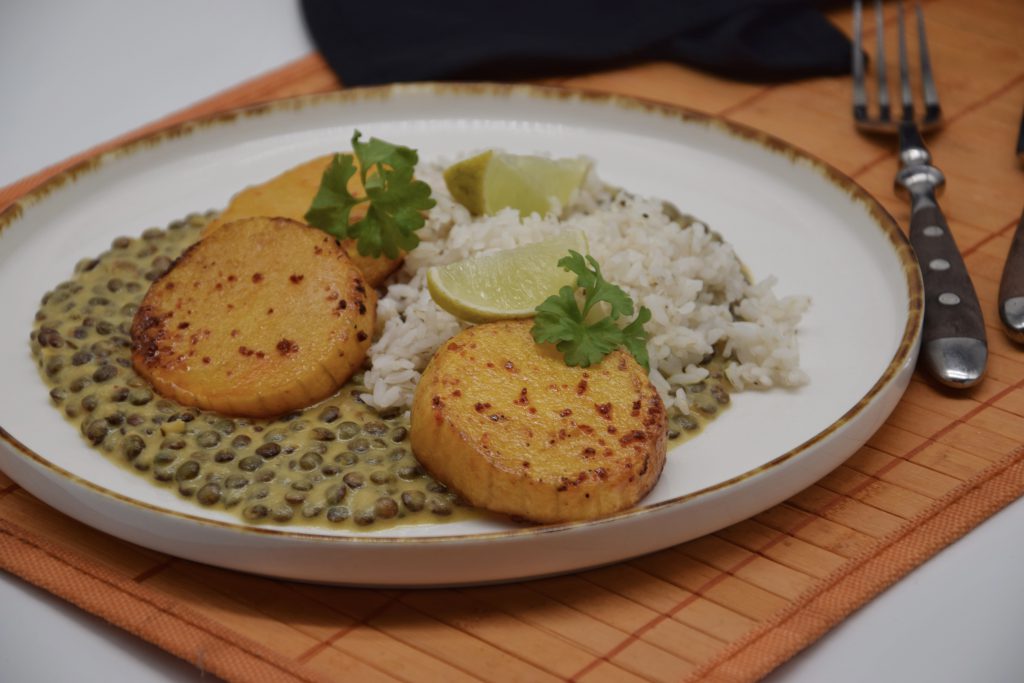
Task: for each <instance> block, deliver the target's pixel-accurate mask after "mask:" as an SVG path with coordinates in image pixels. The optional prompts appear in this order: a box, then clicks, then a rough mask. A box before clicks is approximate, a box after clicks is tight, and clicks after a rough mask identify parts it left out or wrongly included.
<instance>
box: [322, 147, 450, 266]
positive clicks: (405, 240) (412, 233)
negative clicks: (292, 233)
mask: <svg viewBox="0 0 1024 683" xmlns="http://www.w3.org/2000/svg"><path fill="white" fill-rule="evenodd" d="M361 136H362V133H360V132H359V131H358V130H357V131H356V132H355V134H354V135H353V136H352V151H353V152H354V156H353V154H335V155H334V158H333V159H332V160H331V163H330V165H329V166H328V167H327V170H325V171H324V174H323V177H322V178H321V180H320V189H319V190H317V193H316V196H315V197H313V203H312V205H311V206H310V207H309V211H307V212H306V216H305V218H306V222H307V223H309V224H310V225H312V226H313V227H315V228H320V229H321V230H323V231H324V232H327V233H329V234H331V235H334V236H335V237H337V238H338V239H348V238H351V239H355V240H356V247H357V249H358V250H359V253H360V254H362V255H363V256H373V257H378V256H380V255H381V254H382V253H383V254H384V255H385V256H387V257H388V258H392V259H393V258H398V256H399V255H400V253H401V252H402V250H404V251H409V250H411V249H414V248H416V245H418V244H419V243H420V239H419V237H417V236H416V231H417V230H419V229H420V228H422V227H423V224H424V222H425V220H424V218H423V214H422V213H421V211H425V210H427V209H429V208H432V207H433V206H434V204H435V203H436V202H435V201H434V200H433V199H431V198H430V186H429V185H427V184H426V183H425V182H423V181H422V180H414V179H413V171H414V170H415V168H416V163H417V162H418V161H419V155H417V154H416V150H414V149H410V148H408V147H402V146H401V145H393V144H391V143H390V142H385V141H384V140H378V139H377V138H370V140H369V141H368V142H360V141H359V138H360V137H361ZM357 162H358V163H357ZM356 173H359V179H360V180H361V181H362V186H363V192H364V194H363V195H362V196H355V195H353V194H352V193H350V192H349V191H348V183H349V181H350V180H351V179H352V176H354V175H355V174H356ZM362 204H366V205H367V206H366V214H365V215H364V216H363V217H362V218H361V219H359V220H358V221H355V222H353V223H351V224H349V219H350V216H351V214H352V210H353V209H355V208H356V207H357V206H360V205H362Z"/></svg>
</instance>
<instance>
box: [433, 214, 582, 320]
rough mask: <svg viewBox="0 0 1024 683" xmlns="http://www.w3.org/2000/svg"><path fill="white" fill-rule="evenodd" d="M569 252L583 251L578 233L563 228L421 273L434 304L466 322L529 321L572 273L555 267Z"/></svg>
mask: <svg viewBox="0 0 1024 683" xmlns="http://www.w3.org/2000/svg"><path fill="white" fill-rule="evenodd" d="M570 249H572V250H574V251H577V252H579V253H581V254H586V253H588V249H587V237H586V235H585V234H584V233H583V231H581V230H566V231H564V232H562V233H561V234H559V235H556V236H555V237H551V238H549V239H546V240H544V241H542V242H534V243H533V244H526V245H523V246H521V247H516V248H515V249H505V250H504V251H498V252H495V253H493V254H484V255H483V256H475V257H473V258H468V259H465V260H462V261H458V262H456V263H451V264H449V265H447V266H433V267H431V268H430V269H429V270H428V271H427V288H428V289H429V290H430V296H431V297H432V298H433V299H434V301H435V302H436V303H437V305H438V306H440V307H441V308H443V309H444V310H446V311H448V312H449V313H451V314H452V315H454V316H455V317H456V318H460V319H462V320H466V321H468V322H472V323H483V322H490V321H492V320H504V319H508V318H530V317H532V316H533V315H534V309H535V308H537V306H539V305H540V304H541V302H543V301H544V299H546V298H548V297H549V296H551V295H552V294H557V293H558V290H559V289H561V288H562V287H564V286H565V285H572V284H573V283H575V282H576V275H575V273H570V272H567V271H565V270H563V269H562V268H560V267H559V266H558V260H559V259H560V258H562V257H563V256H568V255H569V250H570Z"/></svg>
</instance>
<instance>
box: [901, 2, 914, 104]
mask: <svg viewBox="0 0 1024 683" xmlns="http://www.w3.org/2000/svg"><path fill="white" fill-rule="evenodd" d="M898 9H899V13H898V15H897V16H898V17H899V25H900V99H901V100H902V103H903V116H902V118H903V120H904V121H913V120H914V93H913V91H912V90H911V88H910V64H909V62H908V60H907V27H906V22H905V21H904V19H903V0H899V3H898Z"/></svg>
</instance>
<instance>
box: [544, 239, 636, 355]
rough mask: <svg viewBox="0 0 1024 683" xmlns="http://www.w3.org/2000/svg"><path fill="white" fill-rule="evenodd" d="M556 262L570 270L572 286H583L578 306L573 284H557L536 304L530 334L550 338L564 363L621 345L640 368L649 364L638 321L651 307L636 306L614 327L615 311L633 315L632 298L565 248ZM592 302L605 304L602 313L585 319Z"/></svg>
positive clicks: (590, 259)
mask: <svg viewBox="0 0 1024 683" xmlns="http://www.w3.org/2000/svg"><path fill="white" fill-rule="evenodd" d="M588 263H589V266H588ZM558 265H559V266H560V267H562V268H564V269H565V270H567V271H570V272H572V273H576V287H579V288H582V289H583V290H584V303H583V308H580V306H579V303H578V302H577V300H576V287H569V286H565V287H562V288H561V289H560V290H559V291H558V294H555V295H553V296H549V297H548V298H547V299H545V300H544V302H543V303H541V305H540V306H538V307H537V316H536V317H535V318H534V321H533V329H532V330H531V332H532V334H533V340H534V341H535V342H537V343H538V344H542V343H545V342H548V343H551V344H554V345H555V348H557V349H558V350H559V351H561V352H562V355H563V356H564V357H565V363H566V365H573V366H577V365H578V366H581V367H584V368H585V367H589V366H591V365H593V364H594V363H598V362H600V360H601V359H602V358H604V357H605V356H607V355H608V354H609V353H611V352H612V351H614V350H615V349H617V348H618V347H620V346H623V347H625V348H626V350H627V351H629V352H630V353H631V354H633V357H634V358H636V360H637V362H638V363H640V365H642V366H644V369H645V370H650V367H649V359H648V357H647V333H646V332H645V331H644V323H646V322H647V321H648V320H650V319H651V312H650V311H649V310H647V308H645V307H643V306H641V307H640V311H639V313H637V316H636V318H635V319H634V320H633V321H632V322H631V323H629V324H628V325H626V326H625V327H619V325H618V323H617V322H616V321H617V320H618V319H619V318H620V317H623V316H626V317H628V316H631V315H633V300H632V299H631V298H630V297H629V295H628V294H626V292H624V291H622V288H620V287H619V286H618V285H613V284H612V283H610V282H608V281H607V280H605V279H604V276H602V275H601V267H600V266H599V265H598V263H597V261H595V260H594V258H593V257H592V256H587V257H586V258H584V257H583V255H582V254H580V253H578V252H575V251H570V252H569V255H568V256H565V257H563V258H561V259H559V261H558ZM598 302H604V303H606V304H608V315H606V316H605V317H603V318H599V319H598V320H596V321H593V322H589V323H588V322H587V316H588V315H589V314H590V312H591V309H592V308H593V307H594V305H595V304H597V303H598Z"/></svg>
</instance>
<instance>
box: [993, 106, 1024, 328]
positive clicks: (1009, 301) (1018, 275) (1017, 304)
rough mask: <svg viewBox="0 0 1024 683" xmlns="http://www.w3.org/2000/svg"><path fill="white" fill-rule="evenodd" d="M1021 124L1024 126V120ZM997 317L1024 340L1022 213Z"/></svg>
mask: <svg viewBox="0 0 1024 683" xmlns="http://www.w3.org/2000/svg"><path fill="white" fill-rule="evenodd" d="M1021 125H1022V126H1024V122H1022V123H1021ZM1022 130H1024V128H1022ZM999 317H1000V319H1001V320H1002V321H1003V327H1004V328H1005V329H1006V334H1007V335H1008V336H1009V337H1010V339H1013V340H1014V341H1017V342H1024V213H1021V216H1020V222H1019V223H1018V224H1017V232H1015V233H1014V235H1013V242H1011V243H1010V253H1009V254H1008V255H1007V256H1006V265H1005V266H1003V278H1002V280H1001V281H1000V282H999Z"/></svg>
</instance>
